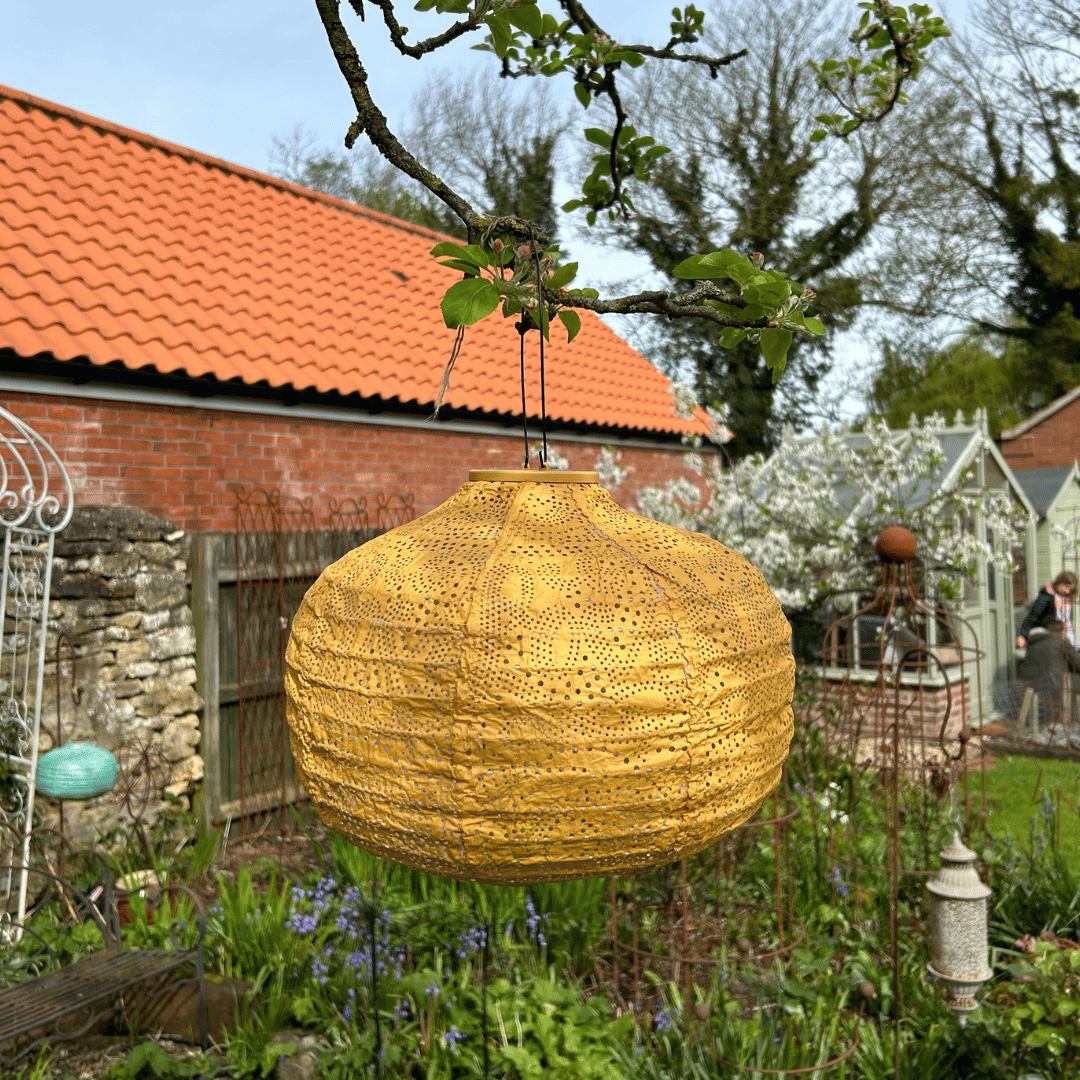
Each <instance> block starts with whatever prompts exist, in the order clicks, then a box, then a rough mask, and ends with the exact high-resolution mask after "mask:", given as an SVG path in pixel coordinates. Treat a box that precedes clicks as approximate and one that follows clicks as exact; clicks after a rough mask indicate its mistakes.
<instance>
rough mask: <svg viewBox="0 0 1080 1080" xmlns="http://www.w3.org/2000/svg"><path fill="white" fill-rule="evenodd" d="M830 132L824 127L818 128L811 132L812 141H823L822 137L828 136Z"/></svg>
mask: <svg viewBox="0 0 1080 1080" xmlns="http://www.w3.org/2000/svg"><path fill="white" fill-rule="evenodd" d="M828 134H829V133H828V132H827V131H826V130H825V129H824V128H818V129H817V131H813V132H811V133H810V141H811V142H821V140H822V139H825V138H827V137H828Z"/></svg>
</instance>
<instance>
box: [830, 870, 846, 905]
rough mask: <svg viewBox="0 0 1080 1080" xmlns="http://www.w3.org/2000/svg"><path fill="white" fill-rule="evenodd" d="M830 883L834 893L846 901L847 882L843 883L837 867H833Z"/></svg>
mask: <svg viewBox="0 0 1080 1080" xmlns="http://www.w3.org/2000/svg"><path fill="white" fill-rule="evenodd" d="M831 881H832V884H833V887H834V888H835V889H836V891H837V892H838V893H839V894H840V895H841V896H842V897H844V898H845V899H846V898H847V894H848V887H847V882H845V881H844V879H843V875H842V874H841V873H840V867H839V866H834V867H833V872H832V878H831Z"/></svg>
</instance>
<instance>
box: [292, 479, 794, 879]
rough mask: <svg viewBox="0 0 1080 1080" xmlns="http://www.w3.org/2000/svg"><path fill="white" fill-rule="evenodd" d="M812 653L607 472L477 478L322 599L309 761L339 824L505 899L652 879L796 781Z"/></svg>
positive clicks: (764, 598) (304, 771) (297, 664)
mask: <svg viewBox="0 0 1080 1080" xmlns="http://www.w3.org/2000/svg"><path fill="white" fill-rule="evenodd" d="M519 475H520V476H523V477H527V478H528V479H526V480H520V479H516V477H517V476H519ZM502 476H507V477H515V479H508V480H504V479H499V477H502ZM487 477H496V479H486V478H487ZM590 480H591V481H593V482H587V481H590ZM568 481H571V482H568ZM572 481H586V482H572ZM790 640H791V631H790V627H789V626H788V623H787V620H786V619H785V618H784V615H783V613H782V611H781V609H780V604H779V602H778V601H777V600H776V598H775V597H774V596H773V595H772V593H771V592H770V591H769V589H768V587H767V586H766V585H765V581H764V579H763V578H762V576H761V574H760V573H759V572H758V571H757V570H756V569H755V568H754V567H753V566H752V565H751V564H750V563H749V562H747V561H746V560H745V559H744V558H742V556H740V555H737V554H735V553H734V552H732V551H730V550H728V549H727V548H725V547H724V546H723V545H722V544H719V543H717V542H716V541H715V540H712V539H710V538H708V537H705V536H702V535H700V534H697V533H690V532H686V531H684V530H682V529H677V528H674V527H672V526H669V525H664V524H661V523H658V522H655V521H650V520H648V519H646V518H641V517H638V516H636V515H634V514H630V513H628V512H627V511H625V510H623V509H622V508H620V507H619V506H618V505H616V503H615V502H614V501H613V500H612V499H611V497H610V495H609V494H608V493H607V492H606V491H605V490H604V489H603V488H602V487H600V486H599V485H598V484H597V483H595V474H589V473H585V474H581V473H562V474H559V473H554V472H550V473H549V472H522V473H518V472H516V471H510V472H507V473H505V474H502V473H483V472H481V473H473V474H472V479H471V482H470V483H468V484H466V485H465V486H464V487H462V488H461V489H460V491H458V492H457V494H456V495H454V496H453V497H452V498H451V499H449V500H448V501H447V502H446V503H444V504H443V505H442V506H440V507H438V508H437V509H436V510H433V511H432V512H431V513H429V514H427V515H425V516H424V517H421V518H418V519H417V520H415V521H412V522H410V523H409V524H407V525H404V526H402V527H400V528H397V529H394V530H393V531H391V532H388V533H385V534H383V535H382V536H379V537H376V538H375V539H374V540H371V541H369V542H368V543H366V544H364V545H362V546H361V547H359V548H356V549H355V550H354V551H352V552H350V553H349V554H348V555H346V556H345V557H344V558H342V559H340V560H339V561H338V562H336V563H334V564H333V565H332V566H330V567H329V568H328V569H327V570H326V571H325V572H324V573H323V575H322V576H321V577H320V578H319V580H318V581H317V582H316V583H315V584H314V585H313V586H312V588H311V589H310V590H309V591H308V594H307V596H306V597H305V598H304V601H303V603H302V604H301V606H300V610H299V611H298V612H297V614H296V617H295V619H294V621H293V628H292V636H291V638H290V641H289V647H288V652H287V656H286V689H287V694H288V716H289V725H290V729H291V738H292V748H293V754H294V757H295V759H296V764H297V767H298V770H299V772H300V774H301V777H302V780H303V783H304V787H305V789H306V791H307V794H308V797H309V798H310V799H311V800H312V801H313V803H314V804H315V806H316V807H317V808H318V810H319V813H320V814H321V816H322V818H323V820H324V822H325V823H326V824H327V825H328V826H329V827H330V828H331V829H334V830H335V831H337V832H339V833H341V834H343V835H344V836H346V837H348V838H349V839H351V840H353V841H354V842H355V843H357V844H358V845H360V846H361V847H363V848H366V849H367V850H369V851H371V852H374V853H375V854H378V855H380V856H383V857H385V858H388V859H391V860H394V861H396V862H400V863H405V864H407V865H409V866H413V867H416V868H419V869H422V870H426V871H429V872H431V873H436V874H443V875H448V876H451V877H457V878H461V879H468V880H474V881H486V882H493V883H524V882H531V881H553V880H560V879H568V878H580V877H588V876H593V875H601V874H612V873H615V872H628V871H634V870H637V869H641V868H643V867H647V866H651V865H654V864H657V863H664V862H671V861H673V860H676V859H678V858H680V857H683V856H685V855H688V854H690V853H692V852H694V851H697V850H700V849H701V848H703V847H705V846H707V845H708V844H710V843H711V842H712V841H714V840H716V839H717V838H718V837H719V836H721V835H722V834H724V833H726V832H728V831H730V830H731V829H733V828H735V827H736V826H737V825H739V824H740V823H741V822H743V821H745V820H746V819H747V818H748V817H750V815H752V814H753V813H754V811H755V810H757V808H758V807H759V806H760V805H761V803H762V801H763V800H764V799H765V797H766V796H767V795H768V794H769V793H770V792H771V791H772V790H773V789H774V788H775V786H776V784H777V783H778V781H779V778H780V769H781V766H782V764H783V762H784V759H785V758H786V756H787V749H788V744H789V742H790V739H791V734H792V710H791V699H792V692H793V686H794V668H795V665H794V661H793V659H792V656H791V649H790Z"/></svg>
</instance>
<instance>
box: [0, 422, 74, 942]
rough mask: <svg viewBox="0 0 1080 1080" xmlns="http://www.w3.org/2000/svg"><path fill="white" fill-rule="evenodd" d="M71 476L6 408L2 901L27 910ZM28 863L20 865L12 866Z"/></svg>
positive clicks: (0, 466)
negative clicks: (57, 573) (44, 696)
mask: <svg viewBox="0 0 1080 1080" xmlns="http://www.w3.org/2000/svg"><path fill="white" fill-rule="evenodd" d="M72 507H73V498H72V488H71V479H70V478H69V476H68V473H67V470H66V469H65V468H64V465H63V462H62V461H61V460H60V458H59V457H58V456H57V455H56V452H55V451H54V450H53V448H52V447H51V446H50V445H49V444H48V443H47V442H46V441H45V440H44V439H43V438H42V437H41V436H40V435H38V433H37V432H36V431H34V429H33V428H31V427H30V426H29V425H27V424H26V423H24V422H23V421H22V420H20V419H19V418H18V417H17V416H13V415H12V414H11V413H10V412H8V411H7V409H5V408H3V407H0V530H2V533H3V564H2V566H0V628H2V630H0V633H2V639H0V640H2V649H0V770H2V772H3V773H4V774H6V780H5V782H4V783H3V784H2V787H0V792H2V794H0V866H5V867H8V868H9V869H6V870H4V871H3V872H2V873H0V905H2V910H5V911H10V908H11V898H12V892H13V891H14V890H16V889H17V896H18V899H17V904H16V911H15V919H16V922H17V923H19V924H21V923H22V921H23V918H24V916H25V914H26V890H27V882H28V878H29V873H30V866H29V855H30V851H29V848H30V831H31V829H32V828H33V819H34V790H35V773H36V771H37V758H38V735H39V732H40V729H41V693H42V684H43V679H44V671H45V649H46V638H47V636H48V622H49V594H50V591H51V589H52V567H53V554H54V549H55V546H56V534H57V533H58V532H59V531H60V530H61V529H63V528H64V526H65V525H67V523H68V521H70V520H71V511H72ZM13 866H14V867H18V868H20V869H19V870H18V871H16V870H15V869H10V868H11V867H13Z"/></svg>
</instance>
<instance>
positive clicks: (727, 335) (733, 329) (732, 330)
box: [720, 326, 750, 349]
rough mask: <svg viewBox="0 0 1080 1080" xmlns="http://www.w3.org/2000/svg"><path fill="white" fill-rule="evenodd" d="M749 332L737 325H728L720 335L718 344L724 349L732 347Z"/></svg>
mask: <svg viewBox="0 0 1080 1080" xmlns="http://www.w3.org/2000/svg"><path fill="white" fill-rule="evenodd" d="M749 332H750V331H749V330H743V329H741V328H740V327H738V326H729V327H727V328H726V329H725V330H724V332H723V333H722V334H721V335H720V344H721V346H723V348H725V349H733V348H735V346H736V345H738V344H739V342H740V341H742V339H743V338H744V337H746V335H747V334H748V333H749Z"/></svg>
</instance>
